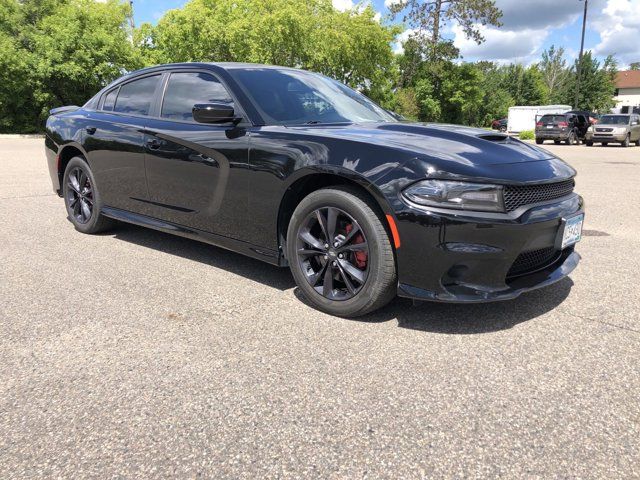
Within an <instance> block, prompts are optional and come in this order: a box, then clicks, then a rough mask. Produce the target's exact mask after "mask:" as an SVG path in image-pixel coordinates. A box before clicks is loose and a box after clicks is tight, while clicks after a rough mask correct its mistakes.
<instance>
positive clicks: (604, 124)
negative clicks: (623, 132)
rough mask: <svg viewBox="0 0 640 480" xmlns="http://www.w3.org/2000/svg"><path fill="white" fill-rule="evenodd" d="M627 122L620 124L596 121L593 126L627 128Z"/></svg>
mask: <svg viewBox="0 0 640 480" xmlns="http://www.w3.org/2000/svg"><path fill="white" fill-rule="evenodd" d="M628 126H629V124H627V123H623V124H622V125H621V124H619V123H596V124H595V125H594V127H595V128H600V127H605V128H627V127H628Z"/></svg>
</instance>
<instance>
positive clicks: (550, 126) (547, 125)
mask: <svg viewBox="0 0 640 480" xmlns="http://www.w3.org/2000/svg"><path fill="white" fill-rule="evenodd" d="M538 123H540V125H539V126H540V131H541V133H543V134H545V133H546V134H552V133H555V134H559V133H561V132H562V127H563V126H564V127H566V126H567V118H566V117H565V116H564V115H543V116H542V118H540V121H539V122H538Z"/></svg>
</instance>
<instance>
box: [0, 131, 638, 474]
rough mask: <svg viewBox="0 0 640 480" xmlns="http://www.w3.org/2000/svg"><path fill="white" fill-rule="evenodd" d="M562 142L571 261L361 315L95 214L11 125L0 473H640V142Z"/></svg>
mask: <svg viewBox="0 0 640 480" xmlns="http://www.w3.org/2000/svg"><path fill="white" fill-rule="evenodd" d="M545 148H548V149H549V150H550V151H552V152H554V153H556V154H558V155H559V156H560V157H562V158H564V159H565V160H567V161H568V162H569V163H570V164H572V165H573V166H574V167H575V168H576V169H577V170H578V172H579V174H578V177H577V190H578V191H579V192H580V193H581V194H582V195H583V196H584V198H585V200H586V207H587V210H586V212H587V214H586V222H585V229H586V230H585V232H584V234H585V236H584V238H583V240H582V241H581V242H580V244H579V245H578V247H577V250H578V251H579V253H580V254H581V255H582V257H583V260H582V262H581V264H580V265H579V267H578V269H577V270H576V271H575V272H574V273H573V274H572V275H571V278H570V279H565V280H564V281H562V282H560V283H559V284H556V285H554V286H551V287H549V288H546V289H543V290H539V291H535V292H532V293H529V294H526V295H523V296H522V297H520V298H518V299H516V300H513V301H508V302H503V303H496V304H483V305H468V306H464V305H445V304H432V303H420V304H417V305H413V303H412V302H411V301H408V300H403V299H396V300H395V301H393V302H392V303H391V304H390V305H389V306H388V307H386V308H385V309H383V310H382V311H380V312H378V313H375V314H373V315H370V316H368V317H365V318H363V319H360V320H344V319H340V318H336V317H332V316H329V315H325V314H322V313H319V312H317V311H316V310H313V309H312V308H310V307H309V306H308V305H307V304H305V302H304V300H303V299H302V298H300V295H299V293H298V291H297V289H296V288H295V285H294V282H293V280H292V277H291V275H290V274H289V272H288V270H285V269H279V268H277V267H273V266H270V265H267V264H263V263H260V262H259V261H256V260H252V259H249V258H245V257H243V256H241V255H238V254H235V253H231V252H228V251H225V250H222V249H219V248H215V247H212V246H209V245H205V244H201V243H198V242H195V241H191V240H187V239H183V238H178V237H173V236H170V235H166V234H162V233H158V232H155V231H151V230H145V229H143V228H139V227H135V226H127V225H121V226H119V227H118V228H116V229H115V230H113V231H112V232H109V233H107V234H102V235H96V236H89V235H83V234H81V233H78V232H77V231H75V230H74V229H73V227H72V225H71V224H70V223H69V222H68V221H67V219H66V214H65V209H64V206H63V201H62V200H61V199H60V198H58V197H57V196H55V195H54V194H53V193H52V191H51V186H50V182H49V177H48V173H47V168H46V162H45V158H44V151H43V141H42V139H8V138H0V166H1V173H0V226H1V228H0V478H2V479H12V478H74V479H79V478H216V479H223V478H251V479H254V478H323V479H325V478H326V479H333V478H336V479H337V478H394V479H398V478H442V477H448V478H461V477H469V478H497V477H504V478H616V479H617V478H634V477H635V478H638V477H640V287H639V286H638V280H639V277H640V209H639V208H638V205H640V148H638V147H632V148H627V149H623V148H620V147H617V146H609V147H606V148H605V147H592V148H588V147H585V146H564V145H560V146H555V145H547V146H545Z"/></svg>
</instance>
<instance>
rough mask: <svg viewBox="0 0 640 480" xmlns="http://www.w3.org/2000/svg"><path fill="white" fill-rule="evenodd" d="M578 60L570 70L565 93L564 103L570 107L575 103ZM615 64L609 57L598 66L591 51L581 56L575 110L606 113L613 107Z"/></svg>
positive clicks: (598, 63)
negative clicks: (578, 90) (578, 91)
mask: <svg viewBox="0 0 640 480" xmlns="http://www.w3.org/2000/svg"><path fill="white" fill-rule="evenodd" d="M577 67H578V60H576V62H575V64H574V66H573V67H572V69H571V75H570V77H569V82H567V89H566V91H565V101H566V102H567V104H568V105H572V104H573V102H574V101H575V91H576V90H575V88H576V77H577V75H576V73H575V72H576V71H577ZM616 72H617V64H616V61H615V59H614V58H613V57H612V56H611V55H609V56H608V57H607V58H606V59H605V60H604V63H603V64H602V67H601V66H600V62H598V60H596V59H595V58H593V56H592V54H591V51H587V52H585V53H584V54H583V55H582V67H581V69H580V95H579V97H578V105H574V107H575V108H580V109H584V110H593V111H598V112H607V111H609V110H610V109H611V108H612V107H613V106H614V105H615V101H614V100H613V92H614V90H615V77H616Z"/></svg>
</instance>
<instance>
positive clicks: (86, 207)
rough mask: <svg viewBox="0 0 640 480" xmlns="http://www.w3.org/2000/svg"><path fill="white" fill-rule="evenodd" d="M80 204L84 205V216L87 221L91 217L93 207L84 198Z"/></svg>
mask: <svg viewBox="0 0 640 480" xmlns="http://www.w3.org/2000/svg"><path fill="white" fill-rule="evenodd" d="M80 206H81V207H82V218H83V220H84V221H85V222H86V221H87V220H89V218H90V217H91V209H89V205H88V204H87V202H86V201H85V199H84V198H83V199H81V200H80Z"/></svg>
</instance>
